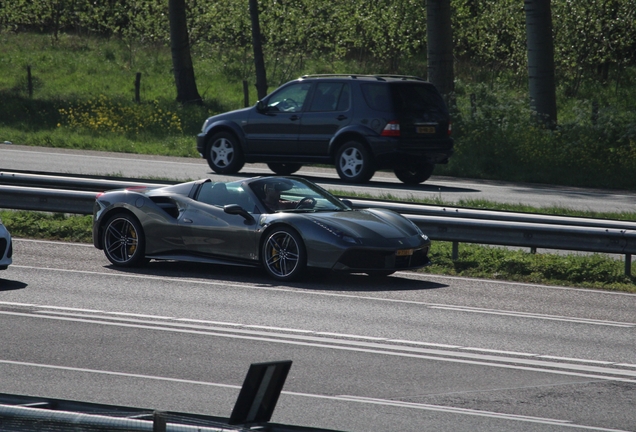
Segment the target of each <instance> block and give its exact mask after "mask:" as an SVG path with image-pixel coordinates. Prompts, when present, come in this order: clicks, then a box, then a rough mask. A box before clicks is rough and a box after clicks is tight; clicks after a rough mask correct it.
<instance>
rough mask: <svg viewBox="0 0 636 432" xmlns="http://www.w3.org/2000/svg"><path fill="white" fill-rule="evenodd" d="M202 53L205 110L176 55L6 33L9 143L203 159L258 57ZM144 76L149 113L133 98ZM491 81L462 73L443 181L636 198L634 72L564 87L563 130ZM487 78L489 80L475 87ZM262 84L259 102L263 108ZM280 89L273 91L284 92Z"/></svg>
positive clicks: (155, 48)
mask: <svg viewBox="0 0 636 432" xmlns="http://www.w3.org/2000/svg"><path fill="white" fill-rule="evenodd" d="M192 54H193V62H194V69H195V73H196V80H197V81H196V82H197V87H198V89H199V93H200V94H201V96H202V97H203V98H204V104H202V105H194V106H182V105H180V104H178V103H176V101H175V98H176V90H175V87H174V78H173V75H172V71H171V69H172V63H171V56H170V51H169V49H168V48H167V47H166V46H163V45H159V44H146V45H142V44H137V45H134V46H133V47H132V49H131V48H130V47H129V46H128V45H126V44H125V43H123V42H121V41H120V40H118V39H117V38H99V37H78V36H72V35H61V36H60V38H59V40H58V41H56V42H53V39H52V38H51V37H50V36H48V35H41V34H30V33H7V32H0V98H1V99H2V102H3V103H2V104H0V142H2V141H10V142H13V143H15V144H25V145H35V146H48V147H65V148H73V149H94V150H104V151H116V152H128V153H141V154H160V155H172V156H190V157H196V156H197V154H196V150H195V135H196V134H197V133H198V132H199V130H200V128H201V125H202V123H203V120H204V119H205V118H206V117H208V116H209V115H212V114H216V113H220V112H224V111H228V110H232V109H237V108H241V107H242V106H243V86H242V79H243V76H244V75H245V74H246V72H245V71H246V70H249V68H250V59H249V56H247V57H246V56H244V55H242V54H241V53H233V52H225V51H224V52H220V51H218V48H214V47H212V46H208V45H197V46H196V47H195V49H194V51H193V53H192ZM274 60H276V61H278V60H279V59H271V61H274ZM284 60H285V59H281V61H283V62H284ZM412 61H413V62H415V63H414V64H413V65H410V66H409V68H412V69H413V71H417V70H420V71H425V70H426V65H425V63H424V60H423V59H417V58H414V59H412ZM418 62H419V63H418ZM27 66H31V71H32V76H33V83H34V90H33V97H32V98H30V97H29V95H28V92H27V78H26V77H27V72H26V68H27ZM369 67H370V66H369V64H367V63H364V62H361V61H354V60H343V59H340V60H338V61H335V62H330V61H326V60H324V59H323V58H307V59H305V60H304V62H303V63H302V66H298V69H297V70H296V69H294V70H289V71H287V72H288V73H287V75H288V76H289V77H296V76H300V75H302V74H308V73H315V72H334V73H337V72H341V73H342V72H348V73H360V72H367V73H368V72H374V71H373V70H368V69H369ZM475 67H477V66H475ZM137 72H140V73H141V74H142V75H141V76H142V78H141V101H140V103H136V102H135V101H134V100H133V99H134V81H135V75H136V73H137ZM409 72H410V71H409ZM483 72H484V74H485V75H484V74H481V75H480V74H476V75H475V74H472V75H474V76H472V77H471V75H470V74H469V75H466V74H462V73H461V70H460V71H458V73H457V75H458V79H457V82H456V102H457V108H456V109H455V110H454V112H453V131H454V132H453V134H454V137H455V154H454V155H453V157H451V159H450V163H449V164H447V165H439V166H438V167H437V168H436V170H435V173H436V174H437V175H449V176H456V177H469V178H481V179H493V180H507V181H523V182H535V183H548V184H561V185H571V186H583V187H604V188H614V189H631V190H636V176H634V175H633V173H634V171H636V110H634V108H633V107H634V106H636V68H626V69H625V70H624V71H623V72H622V74H621V81H620V83H617V84H616V85H604V84H600V83H598V82H591V81H590V82H588V81H586V82H585V83H584V84H583V86H582V87H581V89H580V91H579V96H578V97H577V98H573V97H570V96H566V95H565V91H564V90H563V89H559V94H558V95H557V96H558V108H559V119H560V120H559V128H558V129H556V130H554V131H553V130H545V129H542V128H541V127H538V126H537V124H536V123H535V122H534V121H533V120H532V113H531V112H530V109H529V106H528V101H527V99H528V98H527V89H526V88H525V86H519V77H514V76H509V75H510V74H495V75H492V73H491V75H490V76H489V75H488V73H486V72H487V70H484V71H483ZM478 76H482V77H485V76H489V79H488V80H485V81H475V80H476V79H477V78H475V77H478ZM252 84H253V82H250V85H249V91H250V95H249V102H250V104H253V103H254V102H255V101H256V94H255V88H254V86H253V85H252ZM269 84H270V90H273V89H274V88H275V87H277V86H278V85H279V84H280V83H278V82H274V81H273V80H271V81H270V83H269ZM473 97H474V100H475V101H476V105H475V106H474V109H473V106H472V105H471V100H473ZM594 101H596V102H597V103H598V107H599V109H598V118H597V120H596V122H595V123H594V122H592V120H591V110H592V105H593V102H594Z"/></svg>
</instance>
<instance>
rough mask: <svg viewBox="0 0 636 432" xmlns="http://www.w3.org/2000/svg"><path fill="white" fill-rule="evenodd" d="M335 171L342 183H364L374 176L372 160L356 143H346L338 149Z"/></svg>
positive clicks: (364, 149)
mask: <svg viewBox="0 0 636 432" xmlns="http://www.w3.org/2000/svg"><path fill="white" fill-rule="evenodd" d="M336 171H338V175H339V176H340V178H341V179H342V180H343V181H346V182H349V183H365V182H367V181H369V180H370V179H371V177H373V174H375V168H374V162H373V158H372V157H371V155H370V154H369V151H368V150H367V149H366V148H365V147H364V145H362V144H361V143H359V142H358V141H348V142H346V143H344V144H343V145H342V146H340V148H339V149H338V153H337V155H336Z"/></svg>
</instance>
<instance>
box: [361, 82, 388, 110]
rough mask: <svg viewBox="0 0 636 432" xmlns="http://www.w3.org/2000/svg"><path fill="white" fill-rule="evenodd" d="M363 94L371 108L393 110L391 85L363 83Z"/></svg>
mask: <svg viewBox="0 0 636 432" xmlns="http://www.w3.org/2000/svg"><path fill="white" fill-rule="evenodd" d="M362 94H363V95H364V100H365V101H366V103H367V105H368V106H369V108H371V109H374V110H378V111H387V112H388V111H393V107H392V106H391V95H390V93H389V86H387V85H385V84H363V85H362Z"/></svg>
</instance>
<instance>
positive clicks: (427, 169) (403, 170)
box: [393, 163, 435, 185]
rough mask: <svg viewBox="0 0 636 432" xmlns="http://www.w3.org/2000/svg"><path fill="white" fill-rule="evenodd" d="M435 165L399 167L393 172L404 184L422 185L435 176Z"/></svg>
mask: <svg viewBox="0 0 636 432" xmlns="http://www.w3.org/2000/svg"><path fill="white" fill-rule="evenodd" d="M434 168H435V164H432V163H425V164H421V165H411V166H398V167H395V169H394V170H393V172H394V173H395V176H396V177H397V178H398V179H399V180H400V181H401V182H403V183H406V184H409V185H415V184H420V183H422V182H424V181H426V180H428V179H429V178H430V177H431V175H433V169H434Z"/></svg>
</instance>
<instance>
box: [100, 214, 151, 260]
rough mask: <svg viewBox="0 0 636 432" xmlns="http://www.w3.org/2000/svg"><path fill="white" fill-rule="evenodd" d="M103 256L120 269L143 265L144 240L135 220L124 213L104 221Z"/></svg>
mask: <svg viewBox="0 0 636 432" xmlns="http://www.w3.org/2000/svg"><path fill="white" fill-rule="evenodd" d="M102 240H103V245H104V254H105V255H106V258H108V261H110V262H111V263H113V264H114V265H116V266H120V267H135V266H138V265H141V264H144V263H145V262H146V261H147V260H146V259H145V257H144V251H145V249H146V240H145V238H144V232H143V229H142V227H141V225H140V224H139V222H138V221H137V219H136V218H135V217H133V216H131V215H129V214H126V213H119V214H116V215H113V216H112V217H110V218H109V219H108V221H106V224H105V225H104V233H103V239H102Z"/></svg>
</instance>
